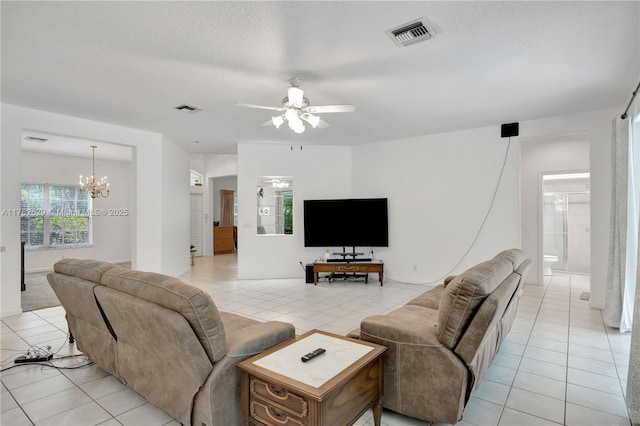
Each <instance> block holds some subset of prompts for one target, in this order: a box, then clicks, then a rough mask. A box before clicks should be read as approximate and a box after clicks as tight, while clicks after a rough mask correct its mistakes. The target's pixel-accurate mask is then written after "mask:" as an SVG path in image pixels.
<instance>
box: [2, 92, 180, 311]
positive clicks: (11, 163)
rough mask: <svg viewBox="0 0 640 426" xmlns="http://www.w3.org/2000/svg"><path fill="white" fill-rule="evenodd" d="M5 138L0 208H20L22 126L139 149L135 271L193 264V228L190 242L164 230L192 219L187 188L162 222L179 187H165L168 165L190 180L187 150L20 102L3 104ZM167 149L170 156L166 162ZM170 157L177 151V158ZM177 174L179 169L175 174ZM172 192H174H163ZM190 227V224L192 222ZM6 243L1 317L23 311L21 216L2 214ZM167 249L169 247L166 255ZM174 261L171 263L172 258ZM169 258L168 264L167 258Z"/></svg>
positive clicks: (175, 269)
mask: <svg viewBox="0 0 640 426" xmlns="http://www.w3.org/2000/svg"><path fill="white" fill-rule="evenodd" d="M1 119H2V129H1V131H2V133H1V135H2V138H1V142H2V143H1V145H0V149H1V150H2V156H1V157H0V159H1V161H2V163H1V164H0V166H1V167H0V174H1V175H2V183H3V185H2V193H1V194H0V211H1V210H2V209H15V208H18V207H19V206H20V177H21V175H22V170H21V169H22V167H21V162H20V160H19V159H20V156H21V137H22V132H23V130H25V129H26V130H33V131H39V132H44V133H53V134H59V135H63V136H70V137H74V138H79V139H85V140H96V141H103V142H107V143H114V144H119V145H127V146H131V147H133V148H134V150H133V154H134V155H133V158H134V160H133V163H132V164H133V166H132V171H131V172H132V179H133V182H135V185H134V187H133V188H132V200H133V201H132V205H131V212H132V214H131V219H130V220H131V221H132V226H133V229H134V234H133V235H132V247H131V260H132V266H133V267H134V268H136V269H140V270H145V271H154V272H163V273H166V274H169V275H179V274H181V273H182V272H183V271H185V270H186V269H188V267H189V258H188V251H187V250H186V249H185V248H183V247H184V246H186V247H188V240H189V235H188V232H187V234H186V236H185V237H184V239H185V241H187V242H186V243H184V244H182V241H178V242H177V243H176V244H163V241H164V239H165V238H170V236H166V235H163V230H165V229H168V228H169V227H171V226H172V225H175V224H178V223H185V224H188V223H189V208H188V189H187V190H186V194H185V197H184V198H185V199H186V200H187V201H186V202H185V208H184V209H182V208H181V207H178V209H177V210H176V211H175V212H174V214H173V215H172V216H171V220H168V221H165V222H164V223H163V221H162V214H163V213H164V212H166V210H168V209H170V208H172V207H173V206H169V205H166V209H165V204H166V203H168V204H171V203H172V202H174V201H175V199H180V200H182V198H181V197H174V196H173V192H174V191H178V190H179V189H178V188H177V187H176V188H174V187H171V188H163V185H162V184H161V183H162V182H163V179H162V174H163V173H164V170H163V168H164V167H167V166H168V165H169V164H172V163H173V161H176V166H175V167H176V169H178V168H180V169H184V171H183V172H181V173H180V175H182V176H184V180H185V182H187V184H188V176H189V163H188V158H187V156H186V153H184V151H183V150H182V149H181V148H179V147H177V145H175V144H174V143H173V142H171V141H169V140H167V139H163V138H162V136H161V135H159V134H158V133H153V132H148V131H144V130H138V129H132V128H128V127H123V126H116V125H112V124H108V123H101V122H97V121H92V120H85V119H81V118H77V117H71V116H66V115H62V114H55V113H51V112H47V111H39V110H34V109H29V108H23V107H18V106H15V105H9V104H2V117H1ZM163 151H164V152H165V153H166V156H165V158H164V161H163ZM171 155H175V160H173V159H172V157H171ZM171 175H172V176H177V175H178V173H177V172H176V171H174V172H172V173H171ZM167 191H169V195H168V196H165V197H163V194H164V193H166V192H167ZM187 226H188V225H187ZM0 227H1V228H2V234H1V235H2V241H1V242H0V246H4V247H6V250H5V251H4V252H2V253H1V254H0V291H1V293H2V294H1V303H0V307H1V308H0V315H1V316H7V315H13V314H16V313H20V312H21V308H20V267H19V265H20V232H19V231H20V221H19V217H17V216H15V217H9V216H0ZM163 251H165V252H164V253H163ZM169 259H171V260H170V261H166V260H169ZM164 261H166V262H164Z"/></svg>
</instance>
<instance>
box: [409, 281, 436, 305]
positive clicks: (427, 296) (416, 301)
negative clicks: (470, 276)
mask: <svg viewBox="0 0 640 426" xmlns="http://www.w3.org/2000/svg"><path fill="white" fill-rule="evenodd" d="M444 287H445V286H444V284H440V285H438V286H435V287H434V288H432V289H431V290H427V291H425V292H424V293H422V294H421V295H419V296H417V297H414V298H413V299H411V300H409V301H408V302H407V303H406V304H407V305H418V306H424V307H425V308H431V309H435V310H438V307H439V306H440V299H442V293H444Z"/></svg>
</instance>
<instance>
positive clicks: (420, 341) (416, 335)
mask: <svg viewBox="0 0 640 426" xmlns="http://www.w3.org/2000/svg"><path fill="white" fill-rule="evenodd" d="M409 308H416V309H428V308H422V307H421V306H417V305H408V306H404V307H403V308H402V310H403V311H408V310H409ZM405 313H406V312H405ZM411 316H412V315H407V316H405V315H393V313H392V314H387V315H373V316H370V317H367V318H365V319H364V320H362V323H361V324H360V338H361V339H362V340H368V339H367V338H366V337H364V336H370V337H375V338H376V339H379V340H381V341H385V342H393V343H402V344H411V345H420V346H438V347H439V346H443V345H442V343H440V341H439V340H438V335H437V329H436V327H435V324H428V323H424V318H421V319H420V323H422V324H420V323H417V322H416V321H415V320H414V319H411V318H410V317H411ZM434 323H435V321H434Z"/></svg>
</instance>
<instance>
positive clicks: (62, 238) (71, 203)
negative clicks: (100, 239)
mask: <svg viewBox="0 0 640 426" xmlns="http://www.w3.org/2000/svg"><path fill="white" fill-rule="evenodd" d="M20 209H21V210H20V237H21V239H22V241H24V242H25V248H27V249H37V248H57V247H67V248H68V247H86V246H89V245H91V198H90V196H89V193H88V192H82V191H81V190H80V188H78V187H76V186H61V185H48V184H45V185H32V184H23V185H22V191H21V200H20Z"/></svg>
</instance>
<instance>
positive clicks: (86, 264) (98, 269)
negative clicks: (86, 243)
mask: <svg viewBox="0 0 640 426" xmlns="http://www.w3.org/2000/svg"><path fill="white" fill-rule="evenodd" d="M115 267H116V265H114V264H113V263H108V262H102V261H100V260H91V259H61V260H59V261H57V262H56V263H55V265H53V270H54V271H55V272H58V273H59V274H65V275H71V276H73V277H78V278H82V279H83V280H87V281H93V282H94V283H99V282H100V281H101V280H102V274H104V273H105V272H107V271H108V270H109V269H112V268H115Z"/></svg>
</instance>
